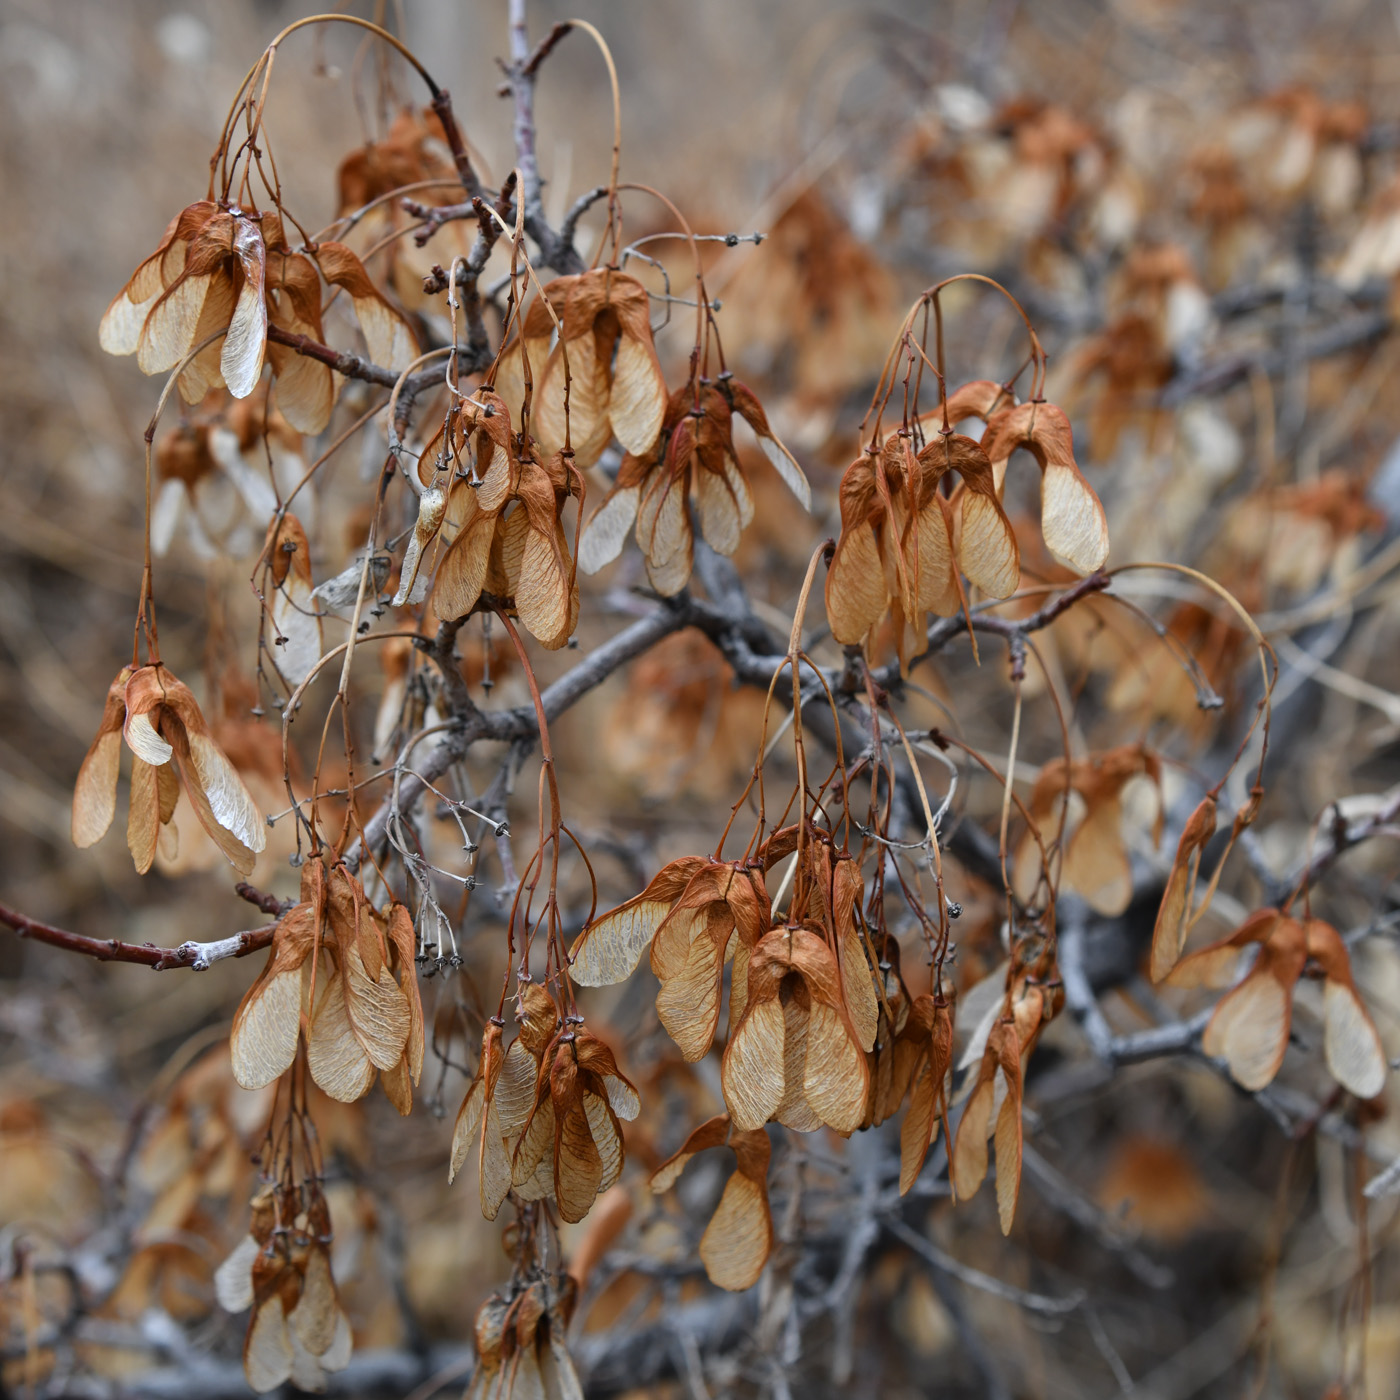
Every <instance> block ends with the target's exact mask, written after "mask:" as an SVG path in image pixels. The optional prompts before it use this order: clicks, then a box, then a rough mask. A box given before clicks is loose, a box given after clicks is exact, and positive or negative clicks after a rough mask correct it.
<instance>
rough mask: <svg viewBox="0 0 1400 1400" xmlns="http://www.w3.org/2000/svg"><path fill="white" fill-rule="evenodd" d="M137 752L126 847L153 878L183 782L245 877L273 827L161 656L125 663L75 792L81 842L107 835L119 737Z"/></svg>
mask: <svg viewBox="0 0 1400 1400" xmlns="http://www.w3.org/2000/svg"><path fill="white" fill-rule="evenodd" d="M123 739H124V740H125V741H126V746H127V748H129V749H130V750H131V755H132V759H131V806H130V815H129V819H128V822H127V845H128V847H129V848H130V850H131V858H132V860H133V861H134V862H135V863H136V869H137V870H138V871H139V872H140V873H141V874H143V875H144V874H145V873H146V872H147V871H148V870H149V869H150V868H151V863H152V861H153V860H154V859H155V854H156V847H157V845H158V844H160V843H162V842H164V843H167V845H168V843H169V841H170V840H171V836H172V829H171V826H170V823H171V819H172V818H173V817H174V815H175V806H176V803H177V802H178V801H179V797H180V789H181V787H182V786H183V788H184V791H185V793H186V795H187V796H188V797H189V800H190V803H191V805H192V806H193V807H194V810H195V815H196V816H197V817H198V818H199V823H200V825H201V826H202V827H203V828H204V829H205V831H207V832H208V833H209V835H210V837H211V838H212V839H213V841H214V843H215V844H216V845H217V846H218V848H219V849H220V850H221V851H222V852H223V853H224V855H225V856H226V857H227V858H228V859H229V861H230V862H231V863H232V864H233V865H234V867H235V868H236V869H237V870H238V871H239V872H240V873H241V874H243V875H247V874H249V873H250V872H251V871H252V869H253V864H254V862H255V861H256V859H257V853H258V852H259V851H261V850H262V849H263V848H264V847H265V846H266V845H267V828H266V826H265V825H264V824H263V821H262V818H261V816H260V815H259V814H258V810H257V807H256V806H255V804H254V802H253V799H252V797H250V796H249V794H248V789H247V788H246V787H245V786H244V785H243V779H242V778H240V777H239V775H238V770H237V769H236V768H235V767H234V766H233V764H232V763H230V762H229V760H228V758H227V756H226V755H225V754H224V752H223V750H222V749H221V748H220V747H219V746H218V744H216V743H215V742H214V739H213V736H212V735H211V733H210V730H209V726H208V724H207V723H206V722H205V719H204V716H203V714H202V713H201V712H200V709H199V706H198V704H196V702H195V698H194V695H193V694H192V693H191V692H190V689H189V687H188V686H186V685H185V684H184V683H183V682H181V681H179V680H177V679H176V678H175V677H174V676H173V675H172V674H171V673H170V672H169V671H168V670H167V669H166V668H165V667H164V666H163V665H161V663H160V662H158V661H157V662H154V663H152V664H150V665H146V666H137V667H135V668H133V667H129V666H128V667H126V668H124V669H123V670H122V671H121V672H119V673H118V675H117V678H116V679H115V680H114V681H113V682H112V684H111V686H110V687H109V688H108V691H107V702H106V704H105V706H104V707H103V711H102V723H101V724H100V725H99V726H98V730H97V737H96V738H95V739H94V740H93V741H92V747H91V748H89V749H88V751H87V755H86V756H85V757H84V759H83V763H82V767H81V768H80V769H79V770H78V781H77V783H76V785H75V786H74V789H73V824H72V832H73V844H74V845H75V846H78V847H81V848H85V847H88V846H91V845H93V844H94V843H95V842H97V841H99V840H101V839H102V837H103V836H104V835H106V833H107V828H108V827H109V826H111V824H112V818H113V816H114V815H115V813H116V806H117V774H118V769H119V766H120V760H121V743H122V740H123Z"/></svg>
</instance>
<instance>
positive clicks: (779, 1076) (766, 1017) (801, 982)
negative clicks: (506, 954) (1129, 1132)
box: [522, 823, 1062, 1289]
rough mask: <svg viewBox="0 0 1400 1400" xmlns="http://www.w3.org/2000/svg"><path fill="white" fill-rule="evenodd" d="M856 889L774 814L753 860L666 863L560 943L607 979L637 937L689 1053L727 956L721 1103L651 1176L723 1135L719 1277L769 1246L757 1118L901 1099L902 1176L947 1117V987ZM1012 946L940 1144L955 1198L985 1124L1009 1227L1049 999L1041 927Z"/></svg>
mask: <svg viewBox="0 0 1400 1400" xmlns="http://www.w3.org/2000/svg"><path fill="white" fill-rule="evenodd" d="M799 836H800V837H801V841H800V842H799ZM794 855H795V856H796V862H795V867H794V871H793V874H794V876H795V878H794V880H793V896H792V900H791V903H790V905H789V907H788V908H787V910H786V913H785V915H784V916H783V917H782V918H781V919H780V918H777V917H776V916H775V914H774V911H773V907H772V902H771V900H770V897H769V894H768V891H767V887H766V884H765V881H764V875H765V873H766V872H767V871H769V870H771V869H772V868H773V866H775V865H776V864H777V863H778V862H780V861H785V860H787V859H788V858H789V857H792V856H794ZM863 893H864V886H863V881H862V879H861V875H860V871H859V868H858V865H857V862H856V860H855V859H854V858H853V857H852V856H851V855H850V854H849V853H848V852H846V851H844V850H842V849H840V848H838V847H837V845H836V844H835V843H834V842H833V840H832V838H831V836H830V833H828V832H825V831H823V830H822V829H820V828H818V827H816V826H814V825H812V824H811V823H807V824H806V825H805V826H804V828H802V829H801V830H800V831H799V828H798V827H796V826H791V827H785V828H783V829H781V830H779V831H777V832H775V833H773V835H771V836H770V837H769V838H768V840H767V841H766V842H765V843H764V844H763V845H762V846H761V847H760V848H759V851H758V854H757V856H756V858H755V859H753V860H752V861H742V860H741V861H720V860H715V859H707V858H705V857H702V856H689V857H683V858H681V859H680V860H676V861H673V862H672V863H671V864H670V865H668V866H666V867H665V868H664V869H662V870H661V871H660V872H659V873H658V875H657V876H656V878H655V879H654V880H652V882H651V883H650V884H649V885H648V886H647V888H646V889H645V890H643V891H642V893H641V894H639V895H638V896H637V897H636V898H635V899H632V900H629V901H628V902H627V903H626V904H623V905H621V906H620V907H619V908H617V909H615V910H613V911H612V912H611V913H608V914H605V915H603V916H602V917H601V918H599V919H597V920H595V921H594V922H593V923H592V924H590V925H589V927H588V928H587V929H586V930H585V931H584V933H583V934H582V935H581V936H580V938H579V940H578V942H577V943H576V944H575V946H574V949H573V955H572V968H571V975H572V977H573V980H574V981H576V982H578V983H581V984H583V985H585V986H600V985H605V984H609V983H614V982H620V981H622V980H623V979H624V978H626V977H627V976H629V975H630V974H631V973H632V971H633V970H634V969H635V967H636V966H637V964H638V962H639V961H640V960H641V957H642V954H643V953H646V952H649V955H650V962H651V969H652V971H653V972H654V973H655V974H656V976H657V978H658V979H659V980H660V983H661V989H660V992H659V993H658V995H657V1000H656V1008H657V1014H658V1016H659V1018H660V1020H661V1024H662V1025H663V1026H664V1027H665V1029H666V1031H667V1033H668V1034H669V1035H670V1036H671V1038H672V1039H673V1040H674V1041H675V1042H676V1045H677V1046H678V1047H679V1049H680V1051H681V1053H682V1055H684V1057H685V1058H686V1059H687V1060H690V1061H695V1060H699V1059H701V1058H703V1057H704V1056H705V1055H706V1054H707V1053H708V1052H709V1050H710V1048H711V1046H712V1045H713V1043H714V1038H715V1033H716V1031H717V1029H718V1025H719V1018H720V1011H721V1005H722V1000H723V984H724V971H725V967H726V964H728V965H730V966H731V973H730V988H729V1027H728V1037H727V1042H726V1044H725V1048H724V1054H723V1060H722V1064H721V1069H720V1084H721V1089H722V1092H723V1094H724V1100H725V1107H726V1110H727V1111H726V1112H725V1113H724V1114H721V1115H720V1116H719V1117H716V1118H713V1119H711V1120H709V1121H708V1122H706V1123H704V1124H702V1125H701V1126H700V1127H698V1128H697V1129H696V1130H695V1131H694V1132H693V1133H691V1135H690V1136H689V1138H688V1139H687V1140H686V1142H685V1143H684V1144H683V1146H682V1147H681V1149H680V1151H679V1152H678V1153H677V1154H676V1155H675V1156H674V1157H672V1158H671V1159H670V1160H669V1161H668V1162H666V1163H664V1164H663V1165H662V1166H661V1167H660V1168H658V1170H657V1171H656V1172H655V1173H654V1174H653V1177H652V1187H653V1189H654V1190H657V1191H664V1190H666V1189H668V1188H669V1187H670V1186H671V1184H672V1183H673V1182H674V1181H675V1180H676V1178H677V1177H678V1176H679V1175H680V1173H681V1171H682V1170H683V1168H684V1167H685V1165H686V1163H687V1162H688V1161H689V1160H690V1158H691V1157H693V1156H694V1155H695V1154H696V1153H697V1152H699V1151H701V1150H703V1149H705V1148H709V1147H718V1146H723V1145H726V1144H727V1145H728V1146H729V1147H730V1149H731V1150H732V1151H733V1153H734V1156H735V1160H736V1166H737V1170H736V1171H735V1173H734V1175H733V1176H732V1177H731V1178H730V1180H729V1182H728V1184H727V1186H726V1187H725V1191H724V1194H723V1196H722V1198H721V1201H720V1204H719V1207H718V1209H717V1210H716V1213H715V1215H714V1217H713V1219H712V1220H711V1221H710V1223H709V1226H708V1227H707V1229H706V1231H705V1234H704V1237H703V1239H702V1241H701V1245H700V1255H701V1259H702V1261H703V1262H704V1264H705V1267H706V1270H707V1272H708V1273H709V1276H710V1278H711V1280H712V1281H713V1282H715V1283H717V1284H719V1285H720V1286H721V1287H724V1288H731V1289H742V1288H747V1287H749V1286H750V1285H751V1284H753V1283H754V1282H755V1281H756V1279H757V1278H758V1275H759V1273H760V1272H761V1271H762V1269H763V1265H764V1263H765V1262H766V1260H767V1258H768V1254H769V1251H770V1249H771V1247H772V1238H773V1232H772V1222H771V1219H770V1216H769V1208H768V1194H767V1172H768V1162H769V1142H768V1136H767V1133H766V1132H765V1125H766V1124H768V1123H780V1124H782V1125H783V1126H785V1127H788V1128H792V1129H794V1130H796V1131H798V1132H817V1131H819V1130H821V1129H823V1128H829V1129H831V1130H832V1131H833V1132H836V1133H839V1134H840V1135H842V1136H845V1137H848V1136H850V1134H851V1133H853V1132H856V1131H859V1130H861V1129H864V1128H869V1127H873V1126H875V1125H877V1124H879V1123H882V1122H884V1121H885V1120H886V1119H888V1118H890V1117H892V1116H893V1115H894V1114H895V1113H896V1112H898V1111H899V1109H900V1108H901V1107H902V1106H903V1105H904V1104H905V1103H906V1101H907V1103H908V1106H909V1107H908V1113H907V1115H906V1117H905V1121H904V1126H903V1129H902V1132H901V1170H900V1188H901V1190H902V1191H908V1190H909V1188H910V1187H911V1186H912V1185H913V1183H914V1181H915V1179H916V1178H917V1176H918V1174H919V1171H920V1169H921V1168H922V1166H923V1163H924V1159H925V1157H926V1155H927V1153H928V1150H929V1147H930V1145H931V1143H932V1142H933V1141H934V1140H935V1138H936V1136H937V1133H938V1129H939V1126H940V1124H942V1125H943V1126H944V1127H945V1128H946V1125H947V1112H948V1105H949V1099H950V1091H951V1082H952V1080H951V1077H952V1071H953V1005H952V1002H951V999H950V997H948V996H945V995H944V994H943V993H942V992H941V991H937V990H935V991H934V992H933V993H926V994H923V995H918V996H915V995H913V994H911V992H910V990H909V988H908V986H907V985H906V984H905V981H904V979H903V977H902V975H901V973H900V967H899V946H898V944H897V943H896V941H895V940H894V939H893V938H892V937H889V936H888V935H886V934H884V933H883V932H880V931H879V930H878V929H872V927H871V925H870V924H869V923H868V922H867V918H866V914H865V911H864V909H863ZM1018 946H1019V955H1018V959H1017V962H1016V965H1015V966H1014V968H1013V971H1012V973H1011V975H1010V976H1009V978H1008V983H1007V994H1006V998H1005V1000H1004V1003H1003V1004H1002V1006H1001V1008H1000V1010H1001V1012H1002V1014H1001V1016H1000V1017H999V1018H998V1019H997V1020H996V1021H995V1023H994V1024H992V1023H989V1024H988V1025H987V1026H985V1027H983V1028H981V1029H980V1030H979V1033H978V1036H977V1037H974V1040H975V1041H976V1040H980V1042H981V1043H980V1044H979V1045H976V1047H975V1050H974V1058H976V1056H978V1055H980V1060H979V1061H978V1068H977V1069H976V1071H975V1073H974V1075H973V1077H972V1079H971V1080H970V1081H969V1083H970V1085H971V1090H972V1097H971V1099H970V1101H969V1106H968V1110H967V1112H966V1113H965V1115H964V1118H963V1120H962V1124H961V1126H960V1128H959V1132H958V1134H957V1140H956V1143H955V1145H954V1148H953V1153H952V1158H953V1180H954V1188H955V1190H956V1191H957V1193H958V1194H959V1196H962V1197H966V1196H970V1195H972V1194H973V1193H974V1192H975V1191H976V1190H977V1188H978V1186H979V1185H980V1183H981V1181H982V1179H983V1177H984V1176H985V1174H986V1168H987V1138H988V1136H989V1135H990V1134H991V1133H992V1132H993V1131H995V1132H996V1135H997V1144H998V1146H997V1151H998V1183H999V1184H998V1193H999V1199H1000V1201H1001V1207H1002V1223H1003V1226H1004V1227H1005V1228H1007V1229H1009V1228H1010V1223H1011V1215H1012V1212H1013V1210H1014V1206H1015V1198H1016V1190H1017V1184H1018V1182H1019V1179H1020V1099H1021V1077H1022V1065H1023V1064H1024V1062H1025V1059H1026V1057H1027V1056H1028V1055H1029V1054H1030V1052H1031V1050H1032V1048H1033V1046H1034V1044H1035V1042H1036V1039H1037V1038H1038V1036H1039V1034H1040V1030H1041V1028H1042V1027H1043V1026H1044V1024H1045V1023H1046V1022H1047V1021H1048V1020H1049V1019H1050V1018H1051V1017H1052V1016H1053V1015H1054V1014H1055V1012H1056V1011H1057V1010H1058V1009H1059V1006H1060V1004H1061V1001H1062V997H1061V995H1060V994H1059V993H1058V991H1057V990H1056V989H1055V985H1054V978H1053V976H1052V975H1051V955H1050V952H1049V948H1050V944H1049V942H1048V941H1047V940H1046V939H1044V938H1042V937H1040V936H1038V935H1033V936H1031V937H1029V938H1026V939H1023V940H1022V941H1021V943H1020V945H1018ZM522 1035H523V1032H522ZM994 1105H995V1106H996V1107H997V1108H998V1109H999V1112H998V1113H997V1114H996V1116H995V1119H994V1116H993V1107H994Z"/></svg>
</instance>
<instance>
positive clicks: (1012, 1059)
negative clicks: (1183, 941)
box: [948, 933, 1065, 1234]
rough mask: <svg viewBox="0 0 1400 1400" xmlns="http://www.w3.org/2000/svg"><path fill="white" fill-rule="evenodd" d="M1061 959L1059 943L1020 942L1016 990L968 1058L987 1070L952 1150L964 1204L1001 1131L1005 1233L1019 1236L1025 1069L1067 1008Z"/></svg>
mask: <svg viewBox="0 0 1400 1400" xmlns="http://www.w3.org/2000/svg"><path fill="white" fill-rule="evenodd" d="M1053 958H1054V942H1053V940H1052V939H1050V938H1048V937H1045V936H1042V935H1038V934H1036V933H1032V934H1029V935H1027V936H1025V937H1023V938H1022V939H1021V940H1020V942H1019V943H1018V945H1017V946H1016V947H1015V948H1014V949H1013V952H1012V960H1011V966H1010V971H1009V973H1008V980H1009V986H1008V991H1007V993H1006V995H1005V996H1004V997H1003V998H1002V999H1001V1001H1000V1002H999V1003H998V1004H997V1008H996V1010H995V1011H994V1013H993V1014H994V1019H993V1020H992V1021H991V1022H990V1024H989V1026H988V1031H987V1034H986V1039H985V1041H984V1042H983V1043H982V1044H981V1045H980V1046H979V1045H978V1032H974V1033H973V1038H972V1041H971V1042H970V1043H969V1045H968V1047H967V1050H966V1051H965V1052H964V1055H963V1061H964V1063H966V1062H967V1061H968V1060H969V1058H973V1059H979V1058H980V1065H979V1068H978V1072H977V1076H976V1079H975V1080H974V1083H973V1089H972V1093H971V1095H970V1097H969V1098H968V1101H967V1107H966V1108H965V1109H964V1110H963V1116H962V1119H961V1121H960V1122H959V1123H958V1131H957V1135H956V1136H955V1138H954V1139H953V1145H952V1151H951V1152H950V1153H949V1159H948V1160H949V1176H950V1179H951V1181H952V1185H953V1192H954V1194H955V1196H956V1197H957V1198H958V1199H959V1200H966V1199H969V1198H970V1197H972V1196H974V1195H976V1194H977V1190H978V1188H979V1187H980V1186H981V1184H982V1179H983V1178H984V1177H985V1176H986V1174H987V1138H988V1136H989V1135H990V1134H991V1133H993V1131H995V1135H996V1159H997V1215H998V1218H999V1219H1000V1222H1001V1230H1002V1234H1009V1233H1010V1232H1011V1222H1012V1220H1013V1219H1014V1217H1015V1214H1016V1201H1017V1198H1018V1196H1019V1194H1020V1189H1021V1089H1022V1078H1023V1075H1024V1071H1025V1064H1026V1061H1027V1060H1028V1059H1029V1058H1030V1055H1031V1052H1032V1051H1033V1050H1034V1049H1035V1046H1036V1042H1037V1041H1038V1040H1039V1039H1040V1034H1041V1032H1042V1031H1043V1030H1044V1029H1045V1027H1046V1025H1047V1024H1048V1023H1049V1022H1050V1021H1051V1020H1053V1019H1054V1017H1055V1016H1056V1015H1057V1014H1058V1013H1059V1011H1060V1009H1061V1008H1062V1007H1063V1005H1064V998H1065V994H1064V987H1063V985H1062V984H1061V982H1060V980H1059V978H1058V977H1057V976H1055V975H1054V961H1053ZM993 1115H995V1117H994V1116H993Z"/></svg>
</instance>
